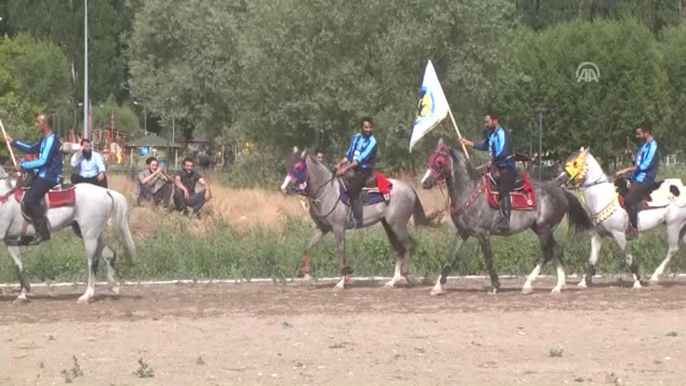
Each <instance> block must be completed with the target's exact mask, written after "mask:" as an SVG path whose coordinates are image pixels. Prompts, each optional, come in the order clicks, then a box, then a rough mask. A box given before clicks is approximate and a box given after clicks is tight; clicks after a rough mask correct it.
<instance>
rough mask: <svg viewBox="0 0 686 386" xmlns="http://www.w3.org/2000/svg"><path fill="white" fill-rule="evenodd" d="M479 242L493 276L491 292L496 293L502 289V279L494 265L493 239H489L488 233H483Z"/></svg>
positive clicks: (490, 274) (489, 272)
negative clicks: (499, 277)
mask: <svg viewBox="0 0 686 386" xmlns="http://www.w3.org/2000/svg"><path fill="white" fill-rule="evenodd" d="M479 244H480V245H481V252H482V253H483V254H484V261H486V269H488V274H489V276H491V292H490V293H492V294H495V293H496V292H498V290H499V289H500V279H498V272H497V271H496V269H495V266H494V265H493V252H491V241H490V240H489V239H488V235H481V236H480V237H479Z"/></svg>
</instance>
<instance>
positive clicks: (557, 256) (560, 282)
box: [550, 234, 566, 295]
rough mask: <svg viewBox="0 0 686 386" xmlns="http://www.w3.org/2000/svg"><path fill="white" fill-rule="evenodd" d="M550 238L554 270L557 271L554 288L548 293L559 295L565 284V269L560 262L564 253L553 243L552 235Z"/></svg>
mask: <svg viewBox="0 0 686 386" xmlns="http://www.w3.org/2000/svg"><path fill="white" fill-rule="evenodd" d="M550 238H551V240H552V245H553V246H552V248H553V259H554V260H555V269H556V271H557V284H556V285H555V287H553V290H552V291H550V293H551V294H553V295H555V294H559V293H560V292H561V291H562V288H564V286H565V284H566V281H565V268H564V264H563V261H562V260H563V258H564V251H563V250H562V247H560V245H559V244H558V243H557V242H556V241H555V237H554V236H553V235H552V234H551V236H550Z"/></svg>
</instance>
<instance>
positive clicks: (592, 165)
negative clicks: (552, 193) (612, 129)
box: [558, 147, 604, 186]
mask: <svg viewBox="0 0 686 386" xmlns="http://www.w3.org/2000/svg"><path fill="white" fill-rule="evenodd" d="M589 150H590V148H586V149H584V148H583V147H582V148H581V149H579V151H578V152H576V153H574V154H572V155H571V156H570V157H569V158H568V159H567V162H566V163H565V168H564V169H565V173H567V175H569V180H570V181H572V182H573V183H574V184H575V185H582V186H583V185H584V184H586V182H587V180H590V181H591V182H593V181H595V180H600V179H602V178H603V176H604V173H603V170H602V168H601V167H600V165H599V164H598V161H596V159H595V158H594V157H593V155H591V153H590V152H589ZM558 178H559V177H558Z"/></svg>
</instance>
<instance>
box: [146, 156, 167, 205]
mask: <svg viewBox="0 0 686 386" xmlns="http://www.w3.org/2000/svg"><path fill="white" fill-rule="evenodd" d="M145 164H146V165H147V169H145V170H143V171H142V172H140V173H139V174H138V205H143V203H144V202H146V201H147V202H153V203H154V204H155V206H158V205H162V207H163V208H167V207H169V203H170V201H171V197H172V194H173V193H174V184H173V182H172V181H173V180H174V179H173V178H172V177H171V176H169V174H167V172H166V171H165V170H164V168H162V167H159V161H158V160H157V158H155V157H148V159H146V160H145Z"/></svg>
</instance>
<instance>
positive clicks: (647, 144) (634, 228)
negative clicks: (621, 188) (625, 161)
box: [616, 125, 660, 240]
mask: <svg viewBox="0 0 686 386" xmlns="http://www.w3.org/2000/svg"><path fill="white" fill-rule="evenodd" d="M636 138H639V139H641V140H642V141H643V144H642V145H641V146H640V147H639V148H638V151H637V152H636V157H635V159H634V166H631V167H628V168H624V169H622V170H620V171H618V172H617V173H616V177H619V176H621V175H623V174H626V173H629V172H633V174H632V175H631V176H630V178H629V179H630V180H631V186H630V188H629V191H628V192H627V193H626V196H624V204H625V205H626V208H627V213H628V214H629V226H628V227H627V229H626V239H627V240H633V239H635V238H636V236H638V204H639V203H640V202H641V200H643V199H645V198H646V197H647V196H648V195H649V194H650V192H652V191H653V185H654V183H655V177H656V176H657V169H658V167H659V164H660V154H659V152H658V148H657V141H655V138H653V135H652V133H651V128H650V127H649V126H648V125H642V126H640V127H638V128H637V129H636Z"/></svg>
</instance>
